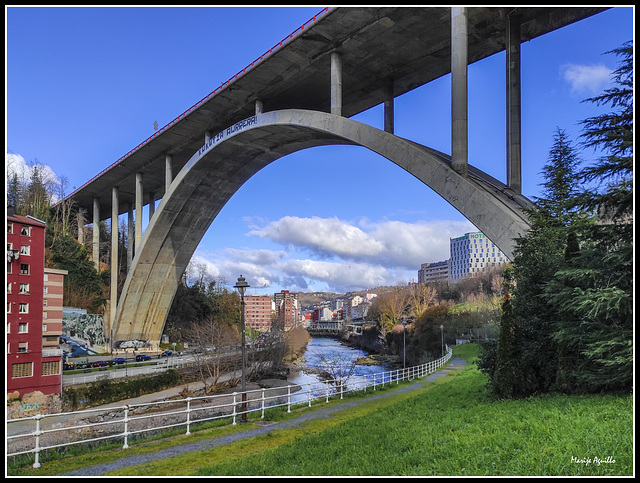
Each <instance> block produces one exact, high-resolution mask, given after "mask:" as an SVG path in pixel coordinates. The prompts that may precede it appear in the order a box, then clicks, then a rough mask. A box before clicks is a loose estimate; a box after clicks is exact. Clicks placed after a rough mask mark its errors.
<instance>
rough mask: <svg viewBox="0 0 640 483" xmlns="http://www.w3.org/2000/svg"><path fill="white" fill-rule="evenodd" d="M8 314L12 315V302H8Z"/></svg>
mask: <svg viewBox="0 0 640 483" xmlns="http://www.w3.org/2000/svg"><path fill="white" fill-rule="evenodd" d="M7 313H8V314H10V313H11V302H7Z"/></svg>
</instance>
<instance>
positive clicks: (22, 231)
mask: <svg viewBox="0 0 640 483" xmlns="http://www.w3.org/2000/svg"><path fill="white" fill-rule="evenodd" d="M20 234H21V235H22V236H30V235H31V227H30V226H23V227H22V228H20Z"/></svg>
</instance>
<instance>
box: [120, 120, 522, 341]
mask: <svg viewBox="0 0 640 483" xmlns="http://www.w3.org/2000/svg"><path fill="white" fill-rule="evenodd" d="M336 144H349V145H358V146H363V147H365V148H368V149H370V150H371V151H374V152H376V153H378V154H380V155H381V156H384V157H385V158H387V159H389V160H390V161H392V162H393V163H395V164H397V165H398V166H400V167H402V168H403V169H405V170H406V171H407V172H409V173H411V174H412V175H413V176H415V177H416V178H418V179H419V180H421V181H422V182H423V183H425V184H426V185H427V186H429V187H430V188H432V189H433V190H434V191H436V192H437V193H438V194H439V195H440V196H442V197H443V198H444V199H445V200H447V201H448V202H449V203H450V204H451V205H452V206H454V207H455V208H456V209H458V210H459V211H460V212H461V213H462V214H463V215H464V216H465V217H467V218H468V219H469V220H470V221H471V222H472V223H473V224H474V225H475V226H477V227H478V228H479V229H480V230H481V231H482V232H483V233H485V234H486V235H487V236H488V237H489V238H490V239H491V240H492V241H493V242H494V243H495V244H496V245H498V247H500V249H501V250H502V251H503V252H504V253H505V254H507V256H510V255H511V253H512V251H513V238H514V236H516V235H517V234H521V233H524V232H525V231H526V230H527V228H528V223H527V219H526V215H525V214H524V212H523V208H526V207H527V206H529V205H530V202H529V201H528V200H527V199H526V198H525V197H524V196H522V195H519V194H516V193H513V192H512V191H511V190H509V189H508V188H507V186H506V185H504V184H503V183H501V182H500V181H498V180H496V179H494V178H492V177H490V176H489V175H487V174H485V173H483V172H481V171H480V170H477V169H474V168H473V167H472V166H469V170H468V175H467V176H463V175H461V174H459V173H457V172H456V171H455V170H454V169H453V168H452V167H451V159H450V156H447V155H445V154H443V153H440V152H437V151H435V150H432V149H430V148H427V147H425V146H421V145H419V144H417V143H415V142H411V141H408V140H406V139H403V138H400V137H398V136H395V135H393V134H390V133H387V132H385V131H382V130H379V129H376V128H373V127H371V126H369V125H367V124H363V123H360V122H357V121H354V120H351V119H347V118H345V117H342V116H336V115H334V114H329V113H325V112H317V111H306V110H296V109H291V110H281V111H273V112H267V113H262V114H257V115H255V116H252V117H250V118H248V119H245V120H243V121H241V122H239V123H237V124H236V125H234V126H231V127H230V128H229V129H227V130H225V131H222V132H220V133H218V134H217V135H216V136H212V137H211V139H210V140H209V141H208V142H207V143H206V144H205V145H203V147H202V148H201V149H200V150H198V152H196V153H195V154H194V155H193V156H192V158H191V159H190V160H189V161H188V162H187V163H186V165H185V166H184V167H183V168H182V170H181V171H180V172H179V173H178V175H177V176H176V177H175V179H174V180H173V182H172V183H171V185H170V186H169V188H168V190H167V192H166V193H165V196H164V197H163V198H162V201H161V203H160V205H159V206H158V207H157V208H156V211H155V214H154V216H153V218H152V219H151V221H150V223H149V225H148V227H147V230H146V232H145V234H144V237H143V239H142V243H141V245H140V246H139V247H138V249H137V251H136V255H135V258H134V260H133V267H132V269H131V270H130V271H129V273H128V275H127V279H126V282H125V285H124V288H123V290H122V296H121V298H120V301H119V303H118V310H117V313H116V325H115V333H114V339H115V340H116V341H119V340H129V339H149V338H150V339H151V340H157V339H159V338H160V335H161V331H162V329H163V326H164V321H165V319H166V315H167V313H168V311H169V308H170V306H171V303H172V300H173V297H174V295H175V291H176V288H177V286H178V283H179V282H180V280H181V278H182V274H183V273H184V271H185V269H186V267H187V264H188V263H189V260H191V257H192V256H193V253H194V252H195V250H196V248H197V246H198V244H199V242H200V240H201V239H202V237H203V236H204V234H205V233H206V232H207V230H208V229H209V226H210V225H211V223H212V222H213V220H214V219H215V218H216V216H217V215H218V213H219V212H220V210H221V209H222V208H223V207H224V205H225V204H226V203H227V202H228V201H229V199H230V198H231V197H232V196H233V194H234V193H235V192H236V191H237V190H238V189H239V188H240V187H241V186H242V185H243V184H244V183H245V182H246V181H247V180H248V179H249V178H251V177H252V176H253V175H254V174H256V173H257V172H258V171H260V170H261V169H262V168H264V167H265V166H267V165H269V164H270V163H272V162H274V161H276V160H277V159H279V158H281V157H283V156H286V155H287V154H290V153H293V152H296V151H300V150H303V149H307V148H311V147H316V146H326V145H336ZM130 322H133V323H132V324H130Z"/></svg>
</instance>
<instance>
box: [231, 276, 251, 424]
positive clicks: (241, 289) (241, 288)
mask: <svg viewBox="0 0 640 483" xmlns="http://www.w3.org/2000/svg"><path fill="white" fill-rule="evenodd" d="M233 287H234V288H236V289H237V290H238V293H239V294H240V332H241V337H242V416H241V421H242V422H243V423H246V422H247V381H246V378H245V358H246V348H245V345H244V293H245V292H246V290H247V288H248V287H249V284H248V283H247V281H246V280H245V279H244V277H243V276H242V275H240V277H239V278H238V281H237V282H236V284H235V285H234V286H233Z"/></svg>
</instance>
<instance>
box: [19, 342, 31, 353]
mask: <svg viewBox="0 0 640 483" xmlns="http://www.w3.org/2000/svg"><path fill="white" fill-rule="evenodd" d="M26 352H29V343H28V342H18V353H22V354H24V353H26Z"/></svg>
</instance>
